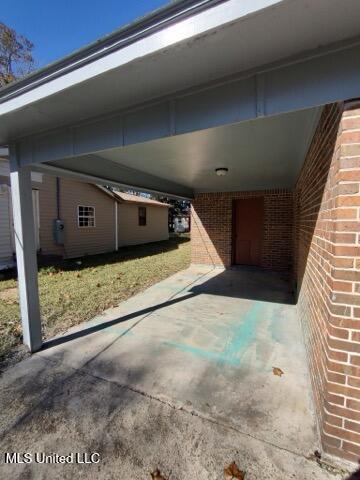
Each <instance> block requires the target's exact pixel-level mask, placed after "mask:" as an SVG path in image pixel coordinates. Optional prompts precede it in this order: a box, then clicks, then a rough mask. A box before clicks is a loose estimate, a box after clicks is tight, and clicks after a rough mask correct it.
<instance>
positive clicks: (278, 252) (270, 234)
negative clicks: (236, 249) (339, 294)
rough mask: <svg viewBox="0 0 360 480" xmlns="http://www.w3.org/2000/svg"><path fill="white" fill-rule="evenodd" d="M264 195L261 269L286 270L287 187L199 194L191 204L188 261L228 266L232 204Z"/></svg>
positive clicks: (289, 197) (289, 216) (289, 213)
mask: <svg viewBox="0 0 360 480" xmlns="http://www.w3.org/2000/svg"><path fill="white" fill-rule="evenodd" d="M256 196H263V197H264V215H265V218H264V241H263V248H262V264H261V266H263V267H264V268H269V269H274V270H289V269H290V268H291V264H292V243H293V239H292V237H293V231H292V225H293V202H292V199H293V196H292V193H291V192H289V191H287V190H268V191H263V192H260V191H259V192H226V193H201V194H198V195H197V196H196V198H195V200H194V202H193V204H192V219H191V248H192V262H193V263H203V264H208V265H215V266H225V267H228V266H230V265H231V263H232V204H233V200H235V199H240V198H249V197H256Z"/></svg>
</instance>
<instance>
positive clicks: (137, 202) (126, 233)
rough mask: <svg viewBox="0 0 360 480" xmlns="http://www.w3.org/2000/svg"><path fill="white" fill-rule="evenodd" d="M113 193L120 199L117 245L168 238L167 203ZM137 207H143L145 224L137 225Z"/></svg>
mask: <svg viewBox="0 0 360 480" xmlns="http://www.w3.org/2000/svg"><path fill="white" fill-rule="evenodd" d="M115 194H116V196H117V197H118V198H119V199H120V203H119V207H118V208H119V210H118V218H119V221H118V228H119V246H124V245H137V244H140V243H150V242H157V241H159V240H167V239H168V238H169V227H168V222H169V220H168V207H169V206H168V205H167V204H164V203H160V202H156V201H154V200H150V199H147V198H142V197H137V196H135V195H129V194H128V193H120V192H115ZM164 207H165V208H164ZM139 208H140V209H141V208H143V209H145V212H146V213H145V215H146V222H145V225H139V218H138V212H139Z"/></svg>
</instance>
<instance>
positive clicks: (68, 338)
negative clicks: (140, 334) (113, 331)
mask: <svg viewBox="0 0 360 480" xmlns="http://www.w3.org/2000/svg"><path fill="white" fill-rule="evenodd" d="M194 296H195V294H194V293H189V295H185V296H183V297H180V298H175V299H172V300H168V301H166V302H162V303H159V304H158V305H155V306H151V307H148V308H143V309H142V310H137V311H136V312H132V313H129V314H128V315H124V316H122V317H119V318H115V319H114V320H110V321H107V322H104V323H100V324H98V325H94V326H92V327H88V328H85V329H83V330H78V331H76V332H73V333H69V334H68V335H63V336H61V337H56V338H53V339H51V340H48V341H46V342H44V344H43V346H42V350H48V349H49V348H51V347H55V346H57V345H61V344H63V343H67V342H70V341H72V340H76V339H77V338H81V337H86V336H87V335H91V334H92V333H96V332H99V331H101V330H104V329H106V328H109V327H113V326H114V325H118V324H119V323H123V322H127V321H128V320H131V319H133V318H136V317H139V316H141V318H140V319H139V320H138V321H137V322H135V323H134V324H133V325H131V326H130V327H129V328H128V329H127V330H126V331H125V332H123V333H122V334H121V335H120V336H121V337H122V336H124V335H126V334H127V333H128V332H129V331H130V330H131V329H132V328H134V327H135V326H136V325H138V323H139V322H141V321H142V320H144V318H145V317H147V316H148V315H150V314H152V313H153V312H156V311H157V310H160V309H161V308H165V307H169V306H170V305H174V304H176V303H179V302H182V301H184V300H188V299H189V298H192V297H194Z"/></svg>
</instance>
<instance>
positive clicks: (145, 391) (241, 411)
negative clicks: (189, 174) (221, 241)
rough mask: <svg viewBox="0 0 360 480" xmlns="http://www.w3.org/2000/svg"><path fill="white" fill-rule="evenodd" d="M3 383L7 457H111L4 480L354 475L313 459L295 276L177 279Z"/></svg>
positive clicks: (20, 469) (12, 469) (198, 273)
mask: <svg viewBox="0 0 360 480" xmlns="http://www.w3.org/2000/svg"><path fill="white" fill-rule="evenodd" d="M273 367H277V368H280V369H281V370H282V371H283V372H284V374H283V375H282V376H281V377H280V376H277V375H274V373H273ZM1 385H3V386H4V387H5V388H3V389H2V390H1V394H0V400H1V402H2V406H3V409H2V412H1V414H0V419H1V423H0V425H1V429H2V434H1V437H0V451H12V450H14V451H40V452H42V451H45V452H58V453H61V452H62V453H64V454H65V453H66V452H76V451H78V452H91V451H99V452H100V453H101V456H102V460H101V462H100V463H99V464H96V465H91V466H81V465H67V466H66V468H65V467H61V466H59V465H55V466H52V467H51V466H46V465H34V464H30V465H22V466H21V465H7V466H6V465H1V463H0V468H2V469H3V472H4V475H6V476H5V477H4V478H10V476H11V478H36V479H38V478H74V476H76V475H79V474H83V475H86V478H118V474H119V472H121V477H122V478H132V479H143V478H150V471H151V470H153V469H154V468H156V467H159V468H160V469H161V470H162V471H163V472H164V473H165V474H166V475H169V473H170V472H172V473H171V480H175V479H179V480H180V479H181V480H183V479H185V478H189V479H190V478H191V479H193V478H194V479H198V478H199V479H205V478H206V479H218V478H222V477H223V468H224V466H226V465H227V464H229V463H231V462H232V461H236V462H237V464H238V465H239V466H240V467H241V468H242V469H244V470H246V472H247V477H246V478H247V480H252V479H261V480H263V479H270V478H271V479H272V480H274V479H275V480H277V479H288V478H297V477H299V476H300V477H301V478H302V479H304V480H307V479H315V480H317V479H319V480H323V479H327V478H331V479H340V478H341V479H343V478H344V474H340V473H339V472H337V471H336V470H335V471H333V473H331V474H329V473H328V472H327V471H326V470H324V469H322V468H320V466H319V465H318V464H317V463H316V462H314V461H313V460H311V459H310V457H311V453H312V452H313V451H314V449H316V448H319V442H318V437H317V433H316V425H315V417H314V412H313V408H312V397H311V389H310V384H309V378H308V373H307V365H306V354H305V351H304V347H303V342H302V335H301V330H300V326H299V324H298V321H297V316H296V307H295V306H294V305H293V304H292V297H291V292H290V291H289V287H288V283H287V281H286V279H285V278H283V277H282V276H281V275H276V274H273V273H270V272H261V271H258V270H252V269H250V270H247V269H245V270H244V269H241V270H233V271H222V270H219V269H209V268H200V267H192V268H190V269H188V270H186V271H184V272H180V273H178V274H176V275H174V276H172V277H170V278H169V279H167V280H165V281H163V282H160V283H159V284H157V285H155V286H153V287H151V288H149V289H148V290H146V291H145V292H144V293H142V294H140V295H137V296H135V297H133V298H131V299H130V300H128V301H127V302H123V303H122V304H121V305H120V306H119V307H116V308H114V309H111V310H109V311H107V312H105V313H104V314H103V315H101V316H98V317H96V318H95V319H93V320H91V321H90V322H88V323H86V324H84V325H81V326H79V327H77V328H75V329H72V330H71V331H69V332H67V333H66V334H65V335H63V336H62V337H59V338H57V339H55V341H54V342H52V343H51V342H50V344H49V345H48V348H47V349H45V350H44V351H42V352H40V353H39V354H36V355H34V356H33V357H32V358H31V359H30V360H27V361H25V362H22V363H21V364H19V365H17V366H16V367H14V368H12V369H10V370H9V371H8V372H6V374H5V376H4V378H3V379H2V380H1ZM9 475H10V476H9ZM0 478H2V474H1V473H0Z"/></svg>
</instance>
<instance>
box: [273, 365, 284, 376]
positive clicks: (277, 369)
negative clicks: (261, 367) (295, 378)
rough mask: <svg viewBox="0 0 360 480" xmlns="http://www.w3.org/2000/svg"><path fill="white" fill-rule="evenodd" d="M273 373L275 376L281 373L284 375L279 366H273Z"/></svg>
mask: <svg viewBox="0 0 360 480" xmlns="http://www.w3.org/2000/svg"><path fill="white" fill-rule="evenodd" d="M273 374H274V375H276V376H277V377H281V376H282V375H284V372H283V371H282V370H281V368H278V367H273Z"/></svg>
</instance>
